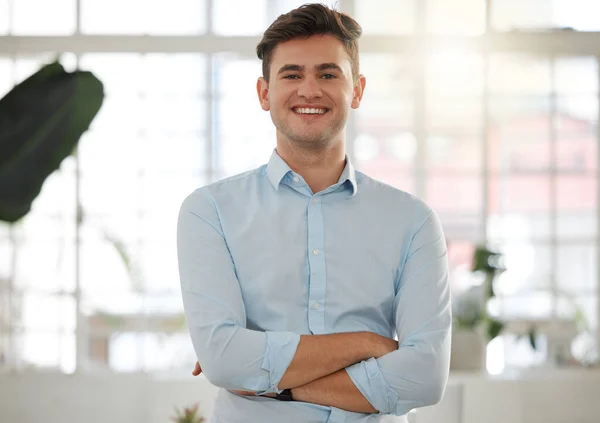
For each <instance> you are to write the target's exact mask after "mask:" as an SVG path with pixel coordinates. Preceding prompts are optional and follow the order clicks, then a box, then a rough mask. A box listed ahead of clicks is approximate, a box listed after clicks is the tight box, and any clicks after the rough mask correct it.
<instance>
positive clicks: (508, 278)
mask: <svg viewBox="0 0 600 423" xmlns="http://www.w3.org/2000/svg"><path fill="white" fill-rule="evenodd" d="M494 246H495V250H497V251H500V252H501V253H502V254H503V255H504V265H505V266H506V271H505V272H503V273H501V274H500V275H499V276H498V277H497V278H496V281H495V283H494V292H495V293H496V294H497V295H498V296H499V297H514V296H515V295H524V294H525V293H528V292H542V293H543V295H542V294H540V295H537V294H536V296H534V297H532V300H533V301H534V302H533V303H531V307H528V306H527V304H526V303H522V302H521V301H522V300H517V299H514V300H512V301H513V304H512V305H511V307H512V308H506V309H505V310H504V311H505V312H506V314H507V316H517V315H521V316H522V317H525V316H534V315H538V316H545V315H547V314H548V313H550V308H549V307H550V305H547V306H546V305H545V304H546V299H547V297H548V296H549V295H550V294H549V292H548V289H549V288H550V275H551V272H552V268H553V266H552V257H551V250H550V246H549V245H548V244H545V243H533V242H528V241H527V240H522V241H521V240H515V241H512V242H511V241H508V242H498V243H494ZM503 301H504V300H503ZM538 303H539V304H543V305H544V307H542V308H540V307H536V306H535V304H538ZM502 307H504V306H502ZM529 308H531V310H528V309H529Z"/></svg>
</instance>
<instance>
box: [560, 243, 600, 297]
mask: <svg viewBox="0 0 600 423" xmlns="http://www.w3.org/2000/svg"><path fill="white" fill-rule="evenodd" d="M557 253H558V261H557V264H556V267H557V269H556V270H557V281H558V287H559V289H560V290H561V291H564V292H565V294H566V295H567V296H571V295H576V294H579V295H581V294H586V293H587V294H593V293H595V292H597V282H596V280H597V277H596V276H597V271H596V270H597V269H596V267H597V260H596V256H597V255H596V247H595V246H594V245H593V244H591V243H590V244H579V245H559V246H558V250H557Z"/></svg>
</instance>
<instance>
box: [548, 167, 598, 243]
mask: <svg viewBox="0 0 600 423" xmlns="http://www.w3.org/2000/svg"><path fill="white" fill-rule="evenodd" d="M597 187H598V182H597V178H596V177H595V176H591V175H590V176H577V175H564V174H559V175H558V177H557V179H556V195H557V209H558V213H557V214H558V216H557V220H558V222H557V226H558V227H557V230H558V236H559V237H567V238H572V237H580V238H588V239H592V238H594V237H595V236H596V234H597V231H598V228H597V220H598V219H597V215H596V213H597V203H598V202H597V198H596V192H597Z"/></svg>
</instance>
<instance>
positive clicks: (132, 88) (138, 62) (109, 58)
mask: <svg viewBox="0 0 600 423" xmlns="http://www.w3.org/2000/svg"><path fill="white" fill-rule="evenodd" d="M142 60H143V56H142V55H141V54H136V53H89V54H85V55H83V56H82V57H81V67H82V69H85V70H89V71H91V72H93V73H94V75H96V76H97V77H98V79H100V80H101V81H102V83H103V84H104V91H105V93H106V94H107V96H110V95H113V94H119V95H124V94H131V93H137V92H139V91H140V90H141V88H142V82H143V81H144V80H145V79H144V77H143V75H144V74H145V71H142V68H143V63H142Z"/></svg>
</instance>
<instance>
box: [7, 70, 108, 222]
mask: <svg viewBox="0 0 600 423" xmlns="http://www.w3.org/2000/svg"><path fill="white" fill-rule="evenodd" d="M103 100H104V88H103V85H102V83H101V82H100V80H98V79H97V78H96V77H95V76H94V75H93V74H92V73H90V72H86V71H75V72H71V73H69V72H66V71H65V70H64V68H63V67H62V66H61V65H60V63H58V62H54V63H50V64H48V65H46V66H44V67H42V68H41V69H40V70H39V71H37V72H36V73H34V74H33V75H31V76H30V77H29V78H27V79H26V80H24V81H23V82H21V83H20V84H18V85H17V86H15V87H14V88H13V89H12V90H11V91H10V92H9V93H8V94H6V96H4V97H3V98H2V99H0V220H3V221H6V222H10V223H12V222H16V221H17V220H19V219H21V218H22V217H23V216H25V215H26V214H27V213H28V212H29V210H30V209H31V205H32V203H33V201H34V200H35V198H36V197H37V196H38V195H39V193H40V191H41V189H42V186H43V184H44V181H45V180H46V179H47V177H48V176H49V175H50V174H51V173H52V172H54V171H55V170H57V169H58V168H59V167H60V164H61V162H62V161H63V160H64V159H65V158H67V157H68V156H69V155H71V154H72V153H73V151H74V149H75V147H76V146H77V143H78V142H79V139H80V138H81V135H82V134H83V133H84V132H85V131H86V130H87V129H88V128H89V125H90V123H91V122H92V120H93V119H94V117H95V116H96V114H97V113H98V111H99V109H100V107H101V105H102V102H103Z"/></svg>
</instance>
